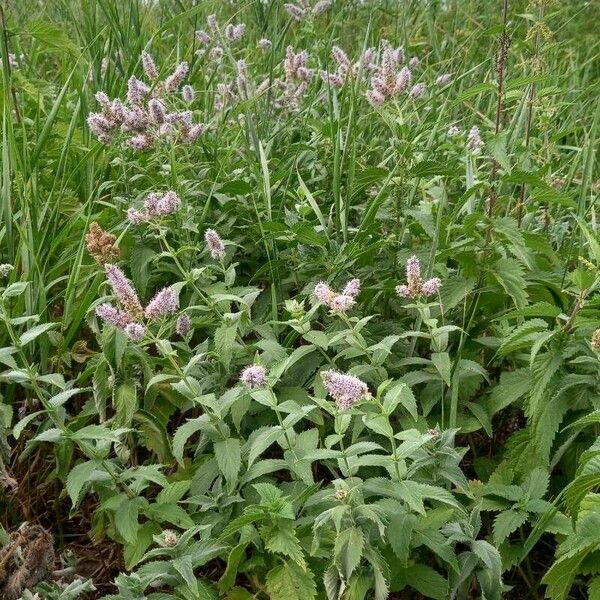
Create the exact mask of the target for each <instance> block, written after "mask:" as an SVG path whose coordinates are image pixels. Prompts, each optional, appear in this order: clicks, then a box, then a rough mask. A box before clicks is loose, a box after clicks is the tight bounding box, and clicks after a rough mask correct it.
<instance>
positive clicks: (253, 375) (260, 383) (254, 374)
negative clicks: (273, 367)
mask: <svg viewBox="0 0 600 600" xmlns="http://www.w3.org/2000/svg"><path fill="white" fill-rule="evenodd" d="M240 381H241V382H242V383H243V384H244V385H245V386H246V387H247V388H249V389H252V390H253V389H256V388H260V387H264V386H265V385H266V383H267V371H266V369H265V368H264V367H262V366H260V365H248V366H247V367H245V368H244V370H243V371H242V372H241V374H240Z"/></svg>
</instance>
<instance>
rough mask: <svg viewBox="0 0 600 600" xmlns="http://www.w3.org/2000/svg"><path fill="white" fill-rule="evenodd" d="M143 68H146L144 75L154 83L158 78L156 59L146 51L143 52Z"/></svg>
mask: <svg viewBox="0 0 600 600" xmlns="http://www.w3.org/2000/svg"><path fill="white" fill-rule="evenodd" d="M142 67H143V68H144V73H146V77H148V79H151V80H153V81H154V80H155V79H156V78H157V77H158V69H157V68H156V64H155V63H154V59H153V58H152V56H151V55H150V54H149V53H148V52H146V51H145V50H143V51H142Z"/></svg>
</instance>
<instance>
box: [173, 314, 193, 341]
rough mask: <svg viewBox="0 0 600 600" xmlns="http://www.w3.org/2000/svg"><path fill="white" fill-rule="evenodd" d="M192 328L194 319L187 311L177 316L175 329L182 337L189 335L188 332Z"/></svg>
mask: <svg viewBox="0 0 600 600" xmlns="http://www.w3.org/2000/svg"><path fill="white" fill-rule="evenodd" d="M191 330H192V319H191V318H190V316H189V315H188V314H186V313H181V314H180V315H179V317H177V323H176V324H175V331H176V332H177V333H178V334H179V335H180V336H181V337H187V335H188V333H189V332H190V331H191Z"/></svg>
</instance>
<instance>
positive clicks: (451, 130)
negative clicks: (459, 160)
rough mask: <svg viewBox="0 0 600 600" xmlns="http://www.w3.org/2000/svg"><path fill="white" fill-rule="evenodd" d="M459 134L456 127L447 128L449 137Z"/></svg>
mask: <svg viewBox="0 0 600 600" xmlns="http://www.w3.org/2000/svg"><path fill="white" fill-rule="evenodd" d="M459 133H460V129H459V128H458V127H457V126H456V125H451V126H450V127H449V128H448V135H449V136H450V137H454V136H455V135H458V134H459Z"/></svg>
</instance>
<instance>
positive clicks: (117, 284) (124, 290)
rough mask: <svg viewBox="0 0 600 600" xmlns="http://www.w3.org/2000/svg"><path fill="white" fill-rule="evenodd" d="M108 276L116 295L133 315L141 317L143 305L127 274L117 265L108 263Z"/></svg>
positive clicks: (106, 269) (105, 267) (105, 266)
mask: <svg viewBox="0 0 600 600" xmlns="http://www.w3.org/2000/svg"><path fill="white" fill-rule="evenodd" d="M104 270H105V271H106V277H107V278H108V282H109V283H110V286H111V287H112V290H113V293H114V295H115V296H116V297H117V298H118V300H119V302H120V303H121V305H122V306H123V308H124V309H125V310H126V311H127V312H128V313H129V315H131V316H132V317H139V316H140V315H141V314H142V312H143V311H142V305H141V304H140V301H139V299H138V297H137V294H136V292H135V290H134V289H133V286H132V285H131V283H130V282H129V279H127V277H125V274H124V273H123V271H121V269H119V267H117V266H116V265H111V264H109V263H106V264H105V265H104Z"/></svg>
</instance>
